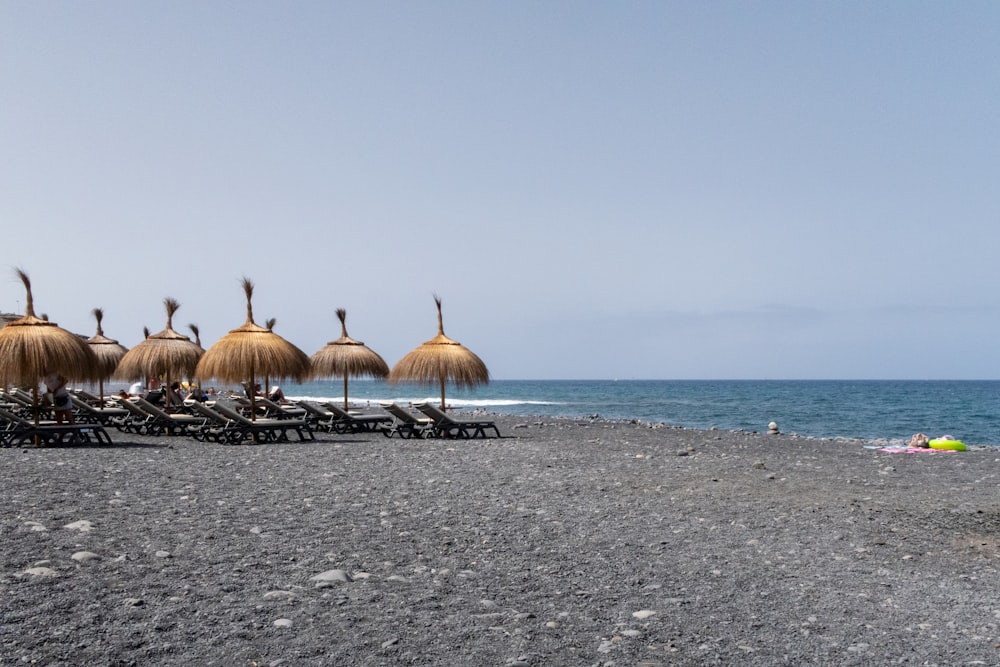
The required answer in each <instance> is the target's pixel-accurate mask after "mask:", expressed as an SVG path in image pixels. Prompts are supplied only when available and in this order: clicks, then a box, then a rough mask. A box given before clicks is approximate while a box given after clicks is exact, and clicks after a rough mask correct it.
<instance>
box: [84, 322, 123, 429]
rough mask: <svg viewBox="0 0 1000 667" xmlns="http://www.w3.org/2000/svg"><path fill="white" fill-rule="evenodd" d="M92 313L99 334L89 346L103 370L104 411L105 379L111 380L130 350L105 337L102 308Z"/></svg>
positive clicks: (101, 392) (101, 393) (92, 338)
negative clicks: (102, 324) (119, 363)
mask: <svg viewBox="0 0 1000 667" xmlns="http://www.w3.org/2000/svg"><path fill="white" fill-rule="evenodd" d="M91 312H92V313H93V314H94V318H95V319H96V320H97V333H96V334H94V335H93V337H91V338H88V339H87V345H89V346H90V349H91V350H92V351H93V352H94V354H95V355H96V356H97V362H98V364H99V365H100V369H101V377H100V379H99V380H98V382H99V386H100V395H101V405H100V408H101V409H102V410H103V409H104V380H105V378H110V377H111V376H113V375H114V373H115V370H116V369H117V368H118V362H120V361H121V360H122V357H124V356H125V353H126V352H128V348H127V347H125V346H124V345H121V344H120V343H119V342H118V341H116V340H113V339H111V338H108V337H107V336H105V335H104V329H103V328H102V327H101V320H103V319H104V311H103V310H101V309H100V308H94V310H92V311H91Z"/></svg>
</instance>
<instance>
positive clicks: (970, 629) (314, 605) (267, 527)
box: [0, 416, 1000, 667]
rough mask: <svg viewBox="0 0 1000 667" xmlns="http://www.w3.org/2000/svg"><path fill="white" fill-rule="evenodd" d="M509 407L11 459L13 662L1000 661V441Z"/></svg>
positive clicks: (6, 582) (7, 464)
mask: <svg viewBox="0 0 1000 667" xmlns="http://www.w3.org/2000/svg"><path fill="white" fill-rule="evenodd" d="M495 419H496V420H497V423H498V425H499V427H500V431H501V433H502V434H503V436H504V437H502V438H492V439H487V440H474V441H452V440H433V439H432V440H399V439H387V438H385V437H383V436H382V435H380V434H355V435H335V434H333V435H330V434H317V440H316V441H307V442H298V441H291V442H287V443H273V444H262V445H242V446H225V445H218V444H211V443H202V442H197V441H195V440H193V439H190V438H185V437H156V438H154V437H145V436H137V435H131V434H124V433H119V432H116V431H111V436H112V438H113V439H114V440H115V445H114V446H112V447H93V446H91V447H86V446H83V447H60V448H41V449H35V448H6V449H0V466H2V470H3V479H4V482H3V484H2V485H0V501H2V506H3V508H4V511H3V513H2V520H0V532H2V537H3V542H2V547H0V613H2V618H0V664H38V665H81V664H88V665H192V664H199V665H244V666H250V665H253V666H272V667H274V666H277V665H288V666H293V665H386V666H388V665H452V666H455V665H460V666H461V665H469V666H473V665H475V666H482V665H495V666H497V667H513V666H542V665H546V666H552V665H573V666H576V665H600V666H611V665H615V666H619V665H635V666H643V667H654V666H660V665H733V664H740V665H775V664H788V665H873V664H878V665H886V664H909V665H995V664H998V662H1000V598H998V597H997V591H998V590H1000V574H998V566H1000V449H997V448H990V447H977V448H973V449H972V450H971V451H968V452H960V453H954V452H934V453H920V454H910V453H893V452H887V451H882V450H880V449H877V448H875V447H874V446H873V445H872V444H871V443H867V442H862V441H853V440H843V439H841V440H836V441H834V440H821V439H809V438H799V437H793V436H787V435H768V434H766V433H749V432H743V431H715V430H692V429H681V428H671V427H664V426H662V425H655V424H654V425H651V424H646V423H635V422H628V421H605V420H600V419H593V420H591V419H553V418H525V417H509V416H496V417H495Z"/></svg>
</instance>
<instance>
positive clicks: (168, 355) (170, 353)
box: [116, 297, 204, 380]
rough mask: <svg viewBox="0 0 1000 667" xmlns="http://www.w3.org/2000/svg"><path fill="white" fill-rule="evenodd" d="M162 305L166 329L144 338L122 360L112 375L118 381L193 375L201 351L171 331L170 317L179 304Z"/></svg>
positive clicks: (171, 300) (165, 301)
mask: <svg viewBox="0 0 1000 667" xmlns="http://www.w3.org/2000/svg"><path fill="white" fill-rule="evenodd" d="M163 304H164V306H165V307H166V310H167V327H166V328H165V329H164V330H163V331H160V332H159V333H155V334H148V335H147V336H146V338H145V340H143V341H142V342H141V343H139V344H138V345H136V346H135V347H133V348H132V349H131V350H129V351H128V352H127V353H126V354H125V356H124V357H122V360H121V362H119V364H118V369H117V372H116V374H117V376H118V377H122V378H123V379H129V380H141V379H143V378H145V377H159V376H161V375H162V376H165V377H166V378H167V379H170V378H181V377H189V376H190V375H191V374H192V373H194V369H195V366H197V365H198V360H199V359H200V358H201V355H202V354H203V353H204V350H202V349H201V347H199V346H198V345H196V344H195V343H194V342H192V341H191V339H190V338H188V337H187V336H185V335H184V334H181V333H178V332H176V331H174V329H173V317H174V313H176V312H177V310H178V308H180V304H179V303H178V302H177V301H176V300H175V299H171V298H170V297H167V298H166V299H164V300H163Z"/></svg>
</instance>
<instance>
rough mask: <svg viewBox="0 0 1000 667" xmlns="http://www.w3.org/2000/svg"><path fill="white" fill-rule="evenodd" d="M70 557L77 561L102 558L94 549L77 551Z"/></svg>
mask: <svg viewBox="0 0 1000 667" xmlns="http://www.w3.org/2000/svg"><path fill="white" fill-rule="evenodd" d="M70 558H72V559H73V560H76V561H80V562H83V561H88V560H94V559H95V558H100V556H98V555H97V554H95V553H94V552H93V551H77V552H76V553H75V554H73V555H72V556H70Z"/></svg>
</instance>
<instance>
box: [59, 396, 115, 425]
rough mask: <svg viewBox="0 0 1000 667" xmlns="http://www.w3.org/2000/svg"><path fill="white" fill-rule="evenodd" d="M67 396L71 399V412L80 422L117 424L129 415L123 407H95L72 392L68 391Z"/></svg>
mask: <svg viewBox="0 0 1000 667" xmlns="http://www.w3.org/2000/svg"><path fill="white" fill-rule="evenodd" d="M69 398H70V400H71V401H73V412H74V413H75V414H76V416H77V419H78V420H79V421H81V422H97V423H98V424H103V425H104V426H117V425H118V424H119V423H122V422H124V421H125V420H127V419H128V416H129V411H128V410H126V409H125V408H114V407H111V408H109V407H103V406H102V407H95V406H93V405H91V404H90V403H88V402H87V401H86V400H85V399H83V398H80V397H79V396H77V395H76V394H74V393H72V392H70V395H69Z"/></svg>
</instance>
